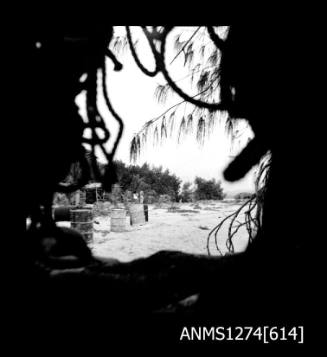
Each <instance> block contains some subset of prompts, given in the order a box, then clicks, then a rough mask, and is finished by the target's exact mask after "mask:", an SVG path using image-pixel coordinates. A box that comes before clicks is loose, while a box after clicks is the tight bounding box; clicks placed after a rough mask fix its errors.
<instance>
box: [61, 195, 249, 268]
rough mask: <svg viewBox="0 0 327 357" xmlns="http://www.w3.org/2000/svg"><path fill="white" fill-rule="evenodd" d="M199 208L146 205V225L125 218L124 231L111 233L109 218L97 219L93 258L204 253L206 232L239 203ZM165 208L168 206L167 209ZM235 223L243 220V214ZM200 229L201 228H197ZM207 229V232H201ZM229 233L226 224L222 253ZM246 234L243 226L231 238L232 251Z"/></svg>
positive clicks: (212, 246) (212, 247) (240, 248)
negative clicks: (232, 243) (183, 211)
mask: <svg viewBox="0 0 327 357" xmlns="http://www.w3.org/2000/svg"><path fill="white" fill-rule="evenodd" d="M199 205H200V209H199V208H194V205H191V204H179V207H180V209H181V210H183V209H186V210H196V211H199V212H198V213H191V212H187V213H186V212H185V213H182V212H178V210H177V211H175V212H168V210H167V208H160V209H157V208H155V207H154V205H149V222H147V223H145V224H144V225H139V226H131V225H130V218H129V217H126V231H125V232H119V233H116V232H111V231H110V217H109V216H107V217H103V216H98V217H96V218H95V219H94V221H96V222H98V223H94V224H93V227H94V235H93V243H91V244H90V245H89V246H90V248H91V249H92V251H93V253H94V255H95V256H100V257H107V258H116V259H119V260H120V261H123V262H127V261H131V260H133V259H136V258H141V257H147V256H149V255H152V254H154V253H156V252H158V251H160V250H178V251H182V252H185V253H193V254H207V249H206V244H207V237H208V234H209V232H210V231H211V230H212V229H213V228H214V227H215V226H216V225H217V224H218V223H219V222H220V221H221V220H222V219H223V218H224V217H226V216H227V215H230V214H231V213H233V212H234V211H235V210H236V209H237V208H239V207H240V204H236V203H234V202H233V201H225V202H222V201H216V202H209V203H208V202H207V203H199ZM167 207H168V206H167ZM238 220H242V221H243V215H242V216H240V217H239V219H238ZM57 224H58V226H66V227H69V226H70V222H58V223H57ZM200 227H202V229H201V228H200ZM203 228H206V229H203ZM227 231H228V224H227V222H226V223H225V224H224V225H223V227H222V229H221V231H220V233H219V235H218V243H219V248H220V249H221V251H222V252H226V251H227V248H226V245H225V242H226V237H227ZM247 237H248V236H247V232H246V229H245V228H244V227H242V228H241V229H240V230H239V232H238V233H237V234H236V235H235V237H234V238H233V242H234V247H235V251H243V250H244V249H245V248H246V246H247V243H248V239H247ZM210 251H211V254H212V255H218V253H217V250H216V247H215V243H214V238H212V239H211V244H210Z"/></svg>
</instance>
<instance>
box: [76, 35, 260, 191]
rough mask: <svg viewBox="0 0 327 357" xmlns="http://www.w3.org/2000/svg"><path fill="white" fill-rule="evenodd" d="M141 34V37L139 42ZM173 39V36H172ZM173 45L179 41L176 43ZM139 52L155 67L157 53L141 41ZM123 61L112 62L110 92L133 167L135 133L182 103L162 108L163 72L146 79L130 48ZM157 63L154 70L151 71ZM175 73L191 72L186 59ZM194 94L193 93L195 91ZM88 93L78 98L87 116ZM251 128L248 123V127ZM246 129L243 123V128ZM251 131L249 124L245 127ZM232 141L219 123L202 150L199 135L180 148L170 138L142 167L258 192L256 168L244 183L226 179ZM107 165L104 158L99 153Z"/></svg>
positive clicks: (122, 153)
mask: <svg viewBox="0 0 327 357" xmlns="http://www.w3.org/2000/svg"><path fill="white" fill-rule="evenodd" d="M194 29H195V28H188V29H185V36H186V38H188V37H189V36H190V35H191V34H192V32H191V30H192V31H194ZM120 33H124V30H123V29H122V28H115V34H120ZM136 36H137V32H136V33H135V38H136ZM172 38H173V37H172ZM171 42H173V41H172V40H171ZM137 50H138V53H140V58H141V61H142V63H144V65H145V66H146V67H147V68H149V69H152V68H153V61H152V59H151V57H150V56H151V53H150V51H149V50H148V48H147V46H146V44H144V42H143V41H141V40H140V41H139V43H138V45H137ZM175 53H176V52H174V51H172V50H170V49H169V48H167V55H169V54H170V55H171V57H170V58H171V59H172V58H173V57H174V54H175ZM118 59H119V61H120V62H121V63H122V64H123V69H122V70H121V71H120V72H114V71H113V64H112V62H111V61H110V60H109V59H108V60H107V77H108V78H107V85H108V93H109V97H110V100H111V103H112V105H113V107H114V108H115V110H116V112H117V113H118V114H119V115H120V117H121V118H122V119H123V121H124V124H125V128H124V133H123V137H122V140H121V141H120V143H119V146H118V149H117V153H116V157H115V158H116V159H119V160H122V161H124V162H125V163H126V164H130V161H129V149H130V142H131V140H132V138H133V135H134V134H135V133H137V132H138V131H139V130H140V129H141V127H142V126H143V125H144V124H145V123H146V122H147V121H149V120H150V119H152V118H155V117H158V116H159V115H160V114H161V113H162V112H164V111H165V109H168V108H169V107H171V106H172V105H173V104H175V103H178V102H179V101H181V100H182V99H181V98H180V97H179V96H178V95H177V94H176V95H173V96H171V97H169V98H168V100H167V102H166V103H165V104H164V105H163V104H158V102H157V101H156V99H155V97H154V91H155V88H156V87H157V84H158V83H160V84H164V83H166V82H165V80H164V79H163V77H162V75H161V74H158V75H157V76H156V77H154V78H151V77H148V76H146V75H145V74H143V73H142V72H141V70H140V69H139V68H138V67H137V65H136V63H135V62H134V59H133V58H132V56H131V54H130V50H129V49H127V50H126V51H125V52H124V53H122V54H120V55H119V56H118ZM151 65H152V67H151ZM170 72H171V73H172V74H174V76H173V77H174V78H175V79H179V78H182V77H184V76H185V74H188V72H187V69H185V68H184V67H183V62H182V56H180V59H179V58H178V59H177V60H176V61H175V62H174V65H173V66H171V68H170ZM187 83H188V81H187V80H186V84H185V85H184V81H182V83H179V85H181V86H183V85H184V86H183V89H184V88H186V86H187ZM191 94H192V93H191ZM83 97H84V96H83V95H81V96H80V97H79V98H77V103H78V104H79V106H80V108H81V109H80V111H81V114H82V115H84V113H85V108H84V106H83ZM99 108H100V111H101V114H102V115H103V117H104V118H105V121H106V124H107V126H108V127H109V129H110V132H111V133H112V134H113V135H114V134H115V133H116V131H117V127H118V126H117V124H116V122H115V120H114V119H113V118H112V116H111V115H110V113H108V110H107V108H106V106H105V103H104V101H103V99H102V98H100V99H99ZM183 111H184V107H183V105H182V107H181V108H180V113H182V114H181V115H183ZM244 124H245V123H244ZM241 126H242V125H241ZM243 127H245V125H243ZM249 136H252V133H251V131H250V130H249V129H246V131H245V134H244V137H242V141H241V142H240V143H239V145H238V147H236V148H234V152H233V154H235V150H236V151H239V150H240V149H241V148H242V147H244V146H245V144H246V142H247V139H248V137H249ZM112 142H113V141H112V140H110V141H109V143H108V148H110V147H111V145H112ZM230 155H231V141H230V138H228V137H227V135H226V132H225V128H224V125H223V124H221V125H219V123H217V125H216V127H215V128H214V130H213V131H212V133H211V135H210V137H209V139H207V140H206V141H205V143H204V145H203V146H202V147H201V146H199V144H198V143H197V141H196V139H195V137H192V136H190V137H186V139H185V140H183V141H182V142H181V143H180V144H178V143H177V140H176V139H174V138H173V139H170V140H169V139H167V140H166V141H165V142H164V143H162V144H161V145H157V146H153V145H151V144H147V146H146V147H145V149H144V150H143V152H142V153H141V157H140V158H139V160H138V161H137V162H136V164H139V165H142V164H143V163H144V162H147V163H149V164H150V165H154V166H160V165H161V166H163V168H164V169H166V168H168V169H169V170H170V172H172V173H175V174H176V175H177V176H179V177H180V178H181V179H182V180H183V181H193V180H194V178H195V177H196V176H200V177H203V178H206V179H211V178H215V179H216V180H221V181H222V184H223V188H224V190H225V192H227V193H228V192H230V193H231V192H239V191H253V190H254V183H253V181H254V170H252V171H251V172H250V173H249V174H248V175H247V176H246V177H245V178H244V179H243V180H241V181H239V182H237V183H234V184H231V183H228V182H226V181H224V180H223V177H222V172H223V170H224V169H225V168H226V166H227V164H228V163H229V162H230V161H231V157H230ZM98 156H99V159H100V161H101V154H98Z"/></svg>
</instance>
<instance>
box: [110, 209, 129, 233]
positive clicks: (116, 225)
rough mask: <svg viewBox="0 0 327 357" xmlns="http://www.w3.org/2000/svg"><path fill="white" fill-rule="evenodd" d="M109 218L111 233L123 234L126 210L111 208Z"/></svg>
mask: <svg viewBox="0 0 327 357" xmlns="http://www.w3.org/2000/svg"><path fill="white" fill-rule="evenodd" d="M110 216H111V217H110V222H111V231H112V232H124V231H125V230H126V210H125V209H123V208H113V209H112V210H111V215H110Z"/></svg>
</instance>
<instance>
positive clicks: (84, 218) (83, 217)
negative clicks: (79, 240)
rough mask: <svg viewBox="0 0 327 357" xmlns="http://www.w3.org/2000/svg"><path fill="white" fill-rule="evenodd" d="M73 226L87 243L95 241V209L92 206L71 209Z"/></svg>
mask: <svg viewBox="0 0 327 357" xmlns="http://www.w3.org/2000/svg"><path fill="white" fill-rule="evenodd" d="M70 220H71V227H72V228H74V229H76V230H77V231H78V232H80V233H81V234H82V235H83V237H84V239H85V241H86V243H92V242H93V210H92V209H91V208H81V209H71V210H70Z"/></svg>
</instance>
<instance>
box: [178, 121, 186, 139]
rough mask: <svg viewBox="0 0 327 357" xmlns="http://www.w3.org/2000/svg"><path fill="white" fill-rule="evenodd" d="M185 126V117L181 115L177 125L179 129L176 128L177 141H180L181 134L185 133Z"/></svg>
mask: <svg viewBox="0 0 327 357" xmlns="http://www.w3.org/2000/svg"><path fill="white" fill-rule="evenodd" d="M185 128H186V120H185V117H184V116H183V118H182V121H181V123H180V125H179V130H178V143H180V139H181V136H182V134H184V133H185Z"/></svg>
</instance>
